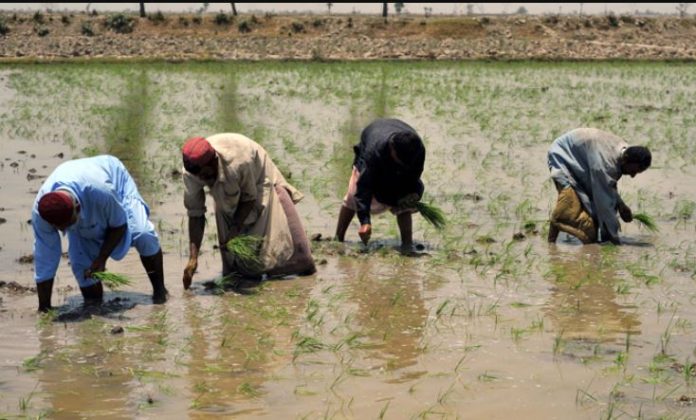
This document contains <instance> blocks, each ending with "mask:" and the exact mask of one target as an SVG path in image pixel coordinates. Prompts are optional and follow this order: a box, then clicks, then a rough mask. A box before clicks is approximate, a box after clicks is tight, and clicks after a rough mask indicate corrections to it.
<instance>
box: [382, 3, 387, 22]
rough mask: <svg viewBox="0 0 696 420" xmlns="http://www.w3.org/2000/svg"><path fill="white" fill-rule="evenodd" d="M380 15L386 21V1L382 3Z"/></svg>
mask: <svg viewBox="0 0 696 420" xmlns="http://www.w3.org/2000/svg"><path fill="white" fill-rule="evenodd" d="M382 17H383V18H384V21H385V22H386V21H387V3H386V2H385V3H382Z"/></svg>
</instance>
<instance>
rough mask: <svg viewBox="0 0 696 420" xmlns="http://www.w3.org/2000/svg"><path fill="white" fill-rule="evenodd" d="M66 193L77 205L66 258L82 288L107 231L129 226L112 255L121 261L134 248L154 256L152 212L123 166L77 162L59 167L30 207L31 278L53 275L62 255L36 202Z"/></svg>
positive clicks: (109, 160)
mask: <svg viewBox="0 0 696 420" xmlns="http://www.w3.org/2000/svg"><path fill="white" fill-rule="evenodd" d="M56 190H66V191H67V192H69V193H70V194H72V195H73V197H75V198H76V199H77V201H78V203H79V204H80V212H79V214H78V220H77V222H76V223H74V224H73V225H71V226H70V227H68V228H67V229H66V232H67V235H68V257H69V258H70V264H71V266H72V271H73V274H74V275H75V278H76V279H77V282H78V283H79V285H80V287H82V288H84V287H89V286H91V285H93V284H95V283H97V281H96V280H94V279H92V278H85V277H84V272H85V270H87V269H88V268H89V267H90V266H91V265H92V262H93V261H94V259H96V257H97V256H98V255H99V251H100V250H101V247H102V244H103V242H104V239H105V236H106V231H107V229H109V228H115V227H119V226H123V225H124V224H125V225H127V228H126V232H125V234H124V235H123V238H122V239H121V241H120V242H119V244H118V245H117V246H116V248H115V249H114V250H113V252H112V253H111V255H110V257H111V258H113V259H114V260H120V259H122V258H123V257H125V256H126V254H127V253H128V249H129V248H130V247H131V246H134V247H135V248H136V249H137V250H138V253H139V254H140V255H141V256H142V257H148V256H152V255H155V254H156V253H157V252H159V250H160V243H159V238H158V236H157V233H156V232H155V229H154V226H153V224H152V223H151V222H150V220H149V219H148V217H149V214H150V209H149V208H148V206H147V204H145V201H144V200H143V198H142V197H141V196H140V193H138V188H137V187H136V185H135V182H134V181H133V178H132V177H131V176H130V174H129V173H128V170H126V168H125V166H123V163H121V161H119V160H118V159H117V158H115V157H113V156H108V155H102V156H95V157H91V158H85V159H77V160H72V161H69V162H65V163H63V164H61V165H59V166H58V167H57V168H56V169H55V170H54V171H53V173H52V174H51V175H50V176H49V177H48V178H47V179H46V181H45V182H44V183H43V185H42V186H41V189H40V190H39V192H38V194H37V195H36V200H35V201H34V207H33V209H32V226H33V229H34V268H35V272H34V280H35V281H36V282H37V283H41V282H43V281H47V280H50V279H52V278H54V277H55V274H56V270H57V269H58V263H59V262H60V257H61V253H62V249H61V241H60V236H59V234H58V230H57V229H56V228H55V227H53V226H52V225H51V224H49V223H48V222H46V221H45V220H44V219H42V218H41V216H40V215H39V211H38V203H39V200H40V199H41V197H42V196H43V195H44V194H47V193H49V192H53V191H56Z"/></svg>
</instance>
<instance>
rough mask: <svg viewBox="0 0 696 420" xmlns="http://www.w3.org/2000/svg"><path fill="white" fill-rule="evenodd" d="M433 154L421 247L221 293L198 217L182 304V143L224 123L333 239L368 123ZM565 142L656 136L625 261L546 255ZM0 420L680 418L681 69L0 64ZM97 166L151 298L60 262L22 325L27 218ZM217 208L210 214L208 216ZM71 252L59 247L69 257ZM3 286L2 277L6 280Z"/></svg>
mask: <svg viewBox="0 0 696 420" xmlns="http://www.w3.org/2000/svg"><path fill="white" fill-rule="evenodd" d="M381 116H395V117H398V118H401V119H403V120H405V121H407V122H408V123H409V124H411V125H412V126H413V127H415V128H416V129H417V130H418V132H419V133H420V134H421V135H422V136H423V138H424V141H425V144H426V148H427V158H426V167H425V172H424V175H423V180H424V182H425V185H426V198H427V200H432V201H433V202H434V203H436V204H437V205H439V206H440V207H442V208H443V209H444V210H445V211H446V213H447V216H448V219H449V222H450V223H449V226H448V227H447V229H446V230H445V231H443V232H438V231H435V230H434V229H432V228H431V227H429V226H427V225H426V224H425V223H424V221H423V220H422V219H421V218H419V217H417V216H416V217H415V219H414V227H415V232H414V237H415V239H416V241H417V243H418V244H420V245H422V247H423V250H422V251H421V252H420V255H419V256H418V257H405V256H401V255H400V254H399V253H398V252H397V251H396V250H395V247H396V246H397V245H398V228H397V226H396V221H395V218H394V217H392V216H389V215H384V216H378V217H375V218H374V221H373V222H374V227H373V229H374V230H373V239H374V241H373V242H372V243H371V246H370V248H369V249H367V250H365V249H363V248H362V246H361V245H360V244H359V241H358V236H357V225H356V224H355V223H357V222H354V225H353V226H352V227H351V228H350V230H349V232H348V235H347V238H348V239H349V240H348V242H347V243H345V244H337V243H333V242H330V241H323V240H322V241H315V242H313V249H314V254H315V258H316V259H317V261H318V262H319V264H320V265H319V267H318V268H319V269H318V272H317V274H316V275H313V276H310V277H303V278H293V279H287V280H278V281H268V282H264V283H262V284H261V285H259V286H256V287H249V288H246V289H243V290H240V291H237V292H231V291H227V292H225V291H222V290H215V289H212V290H211V289H209V288H207V287H206V286H205V282H207V281H210V280H213V279H215V278H216V277H217V276H218V275H219V273H220V269H221V267H220V260H219V254H218V253H217V251H216V250H215V249H214V247H213V244H214V243H216V240H215V229H214V226H213V225H214V220H215V219H214V217H212V214H211V213H208V220H209V223H210V225H209V226H208V228H207V230H206V239H205V244H204V247H203V249H204V254H203V255H202V257H201V262H200V265H199V271H198V273H197V275H196V277H195V278H194V286H193V288H192V290H191V291H187V292H185V291H184V290H183V288H182V285H181V274H182V271H183V268H184V266H185V263H186V260H187V258H188V256H187V249H188V245H187V244H188V238H187V233H186V232H187V231H186V226H187V225H186V217H185V211H184V208H183V203H182V197H183V192H182V183H181V175H180V155H179V149H180V146H181V144H182V142H183V141H184V140H185V139H186V138H188V137H191V136H193V135H210V134H214V133H217V132H224V131H236V132H241V133H244V134H246V135H248V136H249V137H251V138H253V139H254V140H256V141H257V142H259V143H260V144H262V145H263V146H264V147H266V149H267V150H268V151H269V153H270V155H271V156H272V157H273V159H274V161H275V162H276V163H277V164H278V166H279V168H281V170H282V171H283V172H284V173H285V174H286V176H287V177H288V178H289V180H290V181H291V182H292V183H293V184H295V185H296V186H297V187H298V188H300V189H301V190H302V191H303V192H304V193H305V194H306V198H305V200H304V201H302V202H301V203H300V204H299V212H300V214H301V215H302V216H303V219H304V221H305V227H306V229H307V231H308V232H309V233H310V234H317V233H320V234H322V235H323V238H330V237H331V236H332V234H333V231H334V227H335V220H336V216H337V214H338V210H339V207H340V202H341V197H342V195H343V193H344V192H345V188H346V184H347V180H348V176H349V174H350V164H351V162H352V145H353V144H355V143H357V141H358V136H359V133H360V130H361V129H362V127H363V126H365V125H366V124H367V123H369V122H370V121H371V120H372V119H373V118H376V117H381ZM581 126H591V127H597V128H601V129H605V130H608V131H612V132H614V133H616V134H618V135H620V136H622V137H624V138H625V139H627V141H628V142H629V143H632V144H647V145H648V146H650V147H651V149H652V151H653V167H652V168H651V169H649V170H648V171H647V172H645V173H644V174H641V175H638V176H637V177H636V178H633V179H631V178H628V177H627V178H625V179H622V180H621V181H620V182H619V190H620V192H621V193H622V196H623V197H624V200H625V201H626V203H627V204H628V205H629V206H630V207H631V208H632V209H633V210H634V211H643V212H645V213H648V214H650V215H652V216H653V217H654V218H655V219H656V221H657V223H658V225H659V227H660V232H659V233H657V234H651V233H649V232H647V231H644V230H641V229H640V228H639V227H638V226H636V225H635V224H627V225H626V224H624V225H623V231H622V235H623V239H624V241H625V242H626V245H625V246H621V247H614V246H600V245H590V246H582V245H580V244H579V243H578V242H576V241H574V240H572V239H571V238H568V237H563V236H562V237H561V238H560V239H559V243H558V244H557V245H549V244H547V243H546V241H545V235H546V231H547V225H546V224H545V221H546V220H547V216H548V214H549V212H550V209H551V206H552V204H553V203H554V201H555V196H556V193H555V190H554V188H553V186H552V183H551V181H550V180H549V177H548V169H547V167H546V150H547V148H548V146H549V144H550V143H551V141H552V140H553V139H554V138H556V137H557V136H558V135H560V134H562V133H563V132H565V131H567V130H569V129H572V128H576V127H581ZM0 139H2V147H1V148H0V177H1V179H2V181H0V194H1V196H2V202H1V203H0V325H2V328H0V418H15V417H17V418H23V417H30V418H35V417H50V418H66V419H72V418H94V417H104V418H134V417H137V418H162V417H165V416H166V417H168V418H189V417H190V418H209V417H233V416H234V417H240V418H247V417H248V418H251V417H265V418H394V419H396V418H432V417H435V418H501V419H503V418H511V417H516V418H559V419H560V418H563V419H571V418H579V419H580V418H582V419H585V418H670V419H672V418H694V417H696V405H695V404H696V386H695V384H694V383H695V382H696V365H694V363H695V362H696V331H695V328H696V327H695V325H694V323H695V322H696V302H695V296H696V294H695V293H694V290H695V289H696V242H695V241H694V236H695V235H696V220H695V219H694V210H696V141H694V140H695V139H696V67H694V65H693V64H669V63H555V64H552V63H548V64H544V63H471V62H466V63H311V64H307V63H228V64H225V63H198V64H165V63H156V64H75V65H17V66H10V65H5V66H2V67H0ZM100 153H111V154H114V155H116V156H118V157H119V158H121V159H122V160H123V161H124V163H125V164H126V166H127V167H128V169H129V170H130V172H131V173H132V174H133V175H134V177H135V178H136V179H137V182H138V185H139V187H140V190H141V193H142V194H143V195H144V197H145V198H146V200H147V201H148V202H149V204H150V207H151V208H152V220H153V222H154V223H155V224H156V226H157V229H158V232H159V234H160V236H161V239H162V245H163V249H164V252H165V255H164V259H165V275H166V283H167V287H168V288H169V291H170V300H169V301H168V302H167V304H165V305H152V304H151V302H150V297H149V295H150V292H151V290H150V285H149V282H148V280H147V277H146V275H145V273H144V271H143V269H142V266H141V265H140V261H139V259H138V257H137V254H136V252H135V251H134V250H132V251H131V253H130V254H129V255H128V257H126V258H125V259H124V260H123V261H118V262H117V261H109V263H108V268H109V269H110V270H111V271H113V272H117V273H122V274H127V275H129V276H130V277H131V278H132V279H133V280H134V285H133V286H130V287H127V288H124V289H122V290H120V291H116V292H113V291H108V292H106V295H105V299H106V303H105V305H104V306H103V307H101V308H96V309H95V308H92V309H89V310H85V309H83V308H82V306H81V303H82V298H81V296H80V293H79V290H78V289H77V285H76V282H75V280H74V279H73V278H72V275H71V272H70V269H69V266H68V264H67V259H63V261H62V262H61V265H60V268H59V271H58V275H57V278H56V283H55V287H54V297H53V300H54V305H56V306H58V311H57V313H55V314H53V317H48V316H39V315H38V314H37V313H36V307H37V299H36V296H35V294H34V292H33V290H32V289H31V287H32V286H33V280H32V278H33V277H32V274H33V273H32V264H31V263H27V260H30V257H29V256H30V254H31V252H32V233H31V226H30V225H29V224H28V223H27V221H28V220H29V219H30V209H31V205H32V202H33V200H34V196H35V194H36V191H37V189H38V188H39V186H40V185H41V182H42V180H43V178H44V177H45V176H47V175H48V174H50V172H51V171H52V170H53V168H55V166H56V165H58V164H59V163H61V162H63V161H65V160H67V159H72V158H79V157H84V156H91V155H95V154H100ZM208 208H209V209H210V208H212V205H209V206H208ZM64 249H65V248H64ZM12 282H16V283H12Z"/></svg>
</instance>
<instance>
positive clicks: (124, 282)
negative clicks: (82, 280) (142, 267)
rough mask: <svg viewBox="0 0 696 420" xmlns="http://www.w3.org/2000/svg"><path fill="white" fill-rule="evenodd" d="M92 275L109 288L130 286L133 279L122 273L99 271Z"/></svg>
mask: <svg viewBox="0 0 696 420" xmlns="http://www.w3.org/2000/svg"><path fill="white" fill-rule="evenodd" d="M92 277H93V278H94V279H96V280H99V281H100V282H102V283H103V284H104V285H105V286H106V287H108V288H109V289H112V290H114V289H118V288H119V287H121V286H130V284H131V281H130V279H129V278H128V277H126V276H123V275H121V274H116V273H110V272H108V271H99V272H96V273H92Z"/></svg>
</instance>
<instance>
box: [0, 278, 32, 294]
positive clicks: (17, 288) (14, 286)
mask: <svg viewBox="0 0 696 420" xmlns="http://www.w3.org/2000/svg"><path fill="white" fill-rule="evenodd" d="M0 290H6V291H8V292H10V293H15V294H22V293H34V292H36V288H35V287H27V286H22V285H21V284H19V283H17V282H16V281H2V280H0Z"/></svg>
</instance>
